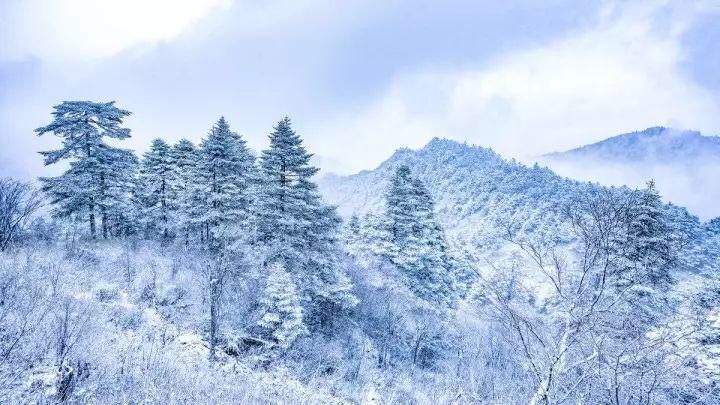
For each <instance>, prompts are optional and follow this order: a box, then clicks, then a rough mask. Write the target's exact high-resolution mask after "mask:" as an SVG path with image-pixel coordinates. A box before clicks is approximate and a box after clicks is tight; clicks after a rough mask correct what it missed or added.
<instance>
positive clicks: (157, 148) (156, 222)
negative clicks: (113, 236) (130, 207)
mask: <svg viewBox="0 0 720 405" xmlns="http://www.w3.org/2000/svg"><path fill="white" fill-rule="evenodd" d="M174 170H175V165H174V162H173V156H172V154H171V149H170V146H169V145H168V144H167V143H166V142H165V141H164V140H162V139H155V140H153V142H152V144H151V145H150V150H148V151H147V152H146V153H145V154H144V155H143V159H142V161H141V163H140V174H139V181H138V183H139V189H138V190H137V193H138V200H139V202H140V211H141V217H142V223H143V225H144V227H145V229H146V230H151V229H152V230H156V231H158V232H160V234H161V235H162V236H163V238H164V239H167V238H169V237H170V233H171V228H172V221H173V215H174V212H175V210H176V202H177V195H176V194H175V191H176V190H175V189H173V187H172V182H173V176H174Z"/></svg>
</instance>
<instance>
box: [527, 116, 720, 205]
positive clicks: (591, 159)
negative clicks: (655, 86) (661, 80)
mask: <svg viewBox="0 0 720 405" xmlns="http://www.w3.org/2000/svg"><path fill="white" fill-rule="evenodd" d="M538 161H539V162H540V163H541V164H543V165H547V166H548V167H550V168H551V169H552V170H554V171H555V172H557V173H558V174H561V175H563V176H568V177H572V178H575V179H579V180H588V181H597V182H600V183H602V184H606V185H616V186H620V185H628V186H642V185H643V184H644V183H645V182H647V181H648V180H651V179H652V180H654V181H655V182H656V184H657V186H658V188H659V189H660V191H661V193H662V195H663V197H664V198H665V199H666V200H667V201H670V202H673V203H675V204H678V205H682V206H685V207H687V208H688V209H689V210H690V211H691V212H693V213H694V214H696V215H698V216H700V217H701V218H703V219H710V218H714V217H717V216H720V206H719V205H718V204H717V201H718V199H720V186H719V185H718V182H717V181H715V179H717V178H718V175H720V137H717V136H706V135H703V134H701V133H700V132H697V131H686V130H678V129H673V128H665V127H653V128H648V129H646V130H643V131H638V132H632V133H628V134H622V135H618V136H614V137H611V138H608V139H605V140H603V141H600V142H597V143H594V144H591V145H586V146H581V147H578V148H576V149H572V150H568V151H565V152H556V153H551V154H547V155H544V156H541V157H540V158H538Z"/></svg>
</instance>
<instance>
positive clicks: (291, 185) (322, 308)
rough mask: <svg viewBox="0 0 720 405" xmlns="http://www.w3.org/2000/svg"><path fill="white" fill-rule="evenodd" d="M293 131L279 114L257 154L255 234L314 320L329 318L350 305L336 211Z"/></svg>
mask: <svg viewBox="0 0 720 405" xmlns="http://www.w3.org/2000/svg"><path fill="white" fill-rule="evenodd" d="M311 156H312V155H311V154H309V153H308V152H307V151H306V150H305V147H304V146H303V145H302V139H301V138H300V137H299V136H298V135H297V134H296V133H295V131H293V129H292V127H291V123H290V119H289V118H287V117H285V118H284V119H282V120H280V121H279V122H278V124H277V125H276V126H275V127H274V131H273V132H272V133H271V134H270V148H269V149H267V150H264V151H263V152H262V155H261V158H260V169H261V182H262V186H261V187H259V192H258V201H257V240H258V242H259V243H260V244H262V245H263V246H264V247H265V249H266V251H267V258H266V261H267V262H268V263H270V262H279V263H281V264H283V265H284V266H285V268H286V269H287V271H289V272H290V273H291V275H292V277H293V279H294V281H295V283H296V284H297V286H298V288H299V289H300V293H301V296H302V298H303V303H304V305H306V308H310V307H311V308H310V309H311V311H306V312H308V313H309V314H310V315H311V316H312V317H313V318H314V320H315V319H316V320H317V321H319V322H320V323H323V322H325V321H328V320H330V318H331V314H332V313H333V312H335V311H336V310H337V309H343V308H348V307H351V306H353V305H355V303H356V302H357V301H356V298H355V297H354V295H353V294H352V292H351V290H352V285H351V283H350V280H349V278H348V277H347V274H345V272H344V270H343V269H341V268H340V266H339V263H338V255H339V243H338V237H339V227H340V224H341V222H342V221H341V220H340V217H339V216H338V215H337V213H336V212H335V207H331V206H326V205H324V204H323V202H322V200H321V198H320V194H319V192H318V190H317V185H316V184H315V183H314V182H313V181H312V180H311V178H312V176H313V175H314V174H315V173H317V171H318V169H317V168H315V167H313V166H311V165H310V158H311Z"/></svg>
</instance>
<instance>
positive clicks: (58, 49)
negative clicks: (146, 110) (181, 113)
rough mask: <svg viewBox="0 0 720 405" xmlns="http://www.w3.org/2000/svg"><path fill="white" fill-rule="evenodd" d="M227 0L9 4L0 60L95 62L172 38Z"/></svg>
mask: <svg viewBox="0 0 720 405" xmlns="http://www.w3.org/2000/svg"><path fill="white" fill-rule="evenodd" d="M227 4H229V0H23V1H20V0H10V1H9V2H7V3H5V4H3V5H0V15H2V17H3V21H4V22H7V23H4V24H2V26H0V38H3V40H2V42H0V59H18V58H24V57H28V56H34V57H39V58H41V59H47V60H66V59H76V58H97V57H105V56H110V55H113V54H115V53H117V52H120V51H122V50H124V49H127V48H129V47H131V46H133V45H137V44H143V43H153V42H157V41H166V40H170V39H173V38H175V37H176V36H178V35H179V34H181V33H182V32H183V31H185V30H186V29H188V28H189V27H191V26H192V25H193V24H194V23H196V22H197V21H198V20H200V19H201V18H203V17H205V16H206V15H208V13H210V12H211V11H212V10H213V9H216V8H218V7H220V6H223V5H227Z"/></svg>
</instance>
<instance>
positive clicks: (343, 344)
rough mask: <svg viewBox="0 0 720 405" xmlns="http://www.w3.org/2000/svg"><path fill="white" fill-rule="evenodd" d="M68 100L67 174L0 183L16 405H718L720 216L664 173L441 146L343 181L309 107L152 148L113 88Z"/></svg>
mask: <svg viewBox="0 0 720 405" xmlns="http://www.w3.org/2000/svg"><path fill="white" fill-rule="evenodd" d="M51 113H52V115H51V117H49V120H48V121H49V122H48V123H46V124H47V125H44V126H40V127H39V128H37V129H36V130H35V131H36V134H37V135H38V136H43V137H53V138H54V141H55V142H56V144H57V149H54V150H49V151H40V155H41V156H28V157H27V159H36V158H37V159H41V158H42V159H44V164H45V165H48V166H53V167H55V166H57V167H59V168H61V169H62V170H61V171H62V174H60V175H59V176H56V177H41V178H39V179H38V182H37V183H35V182H32V183H27V182H23V181H19V180H15V179H12V178H7V177H3V178H1V179H0V250H1V253H0V402H2V403H43V404H45V403H97V404H112V403H118V404H129V403H132V404H138V403H143V404H145V403H148V404H149V403H157V404H175V403H177V404H181V403H182V404H185V403H208V404H225V403H227V404H237V403H292V404H294V403H307V404H315V403H333V404H336V403H363V404H373V403H377V404H393V403H403V404H404V403H411V404H438V403H440V404H446V403H456V404H476V403H480V404H483V403H487V404H523V403H530V404H548V405H550V404H581V403H582V404H618V405H619V404H717V403H720V268H719V267H720V219H716V220H710V221H707V222H703V221H700V220H699V219H698V218H697V217H695V216H693V215H692V214H691V213H689V212H688V211H687V210H686V209H684V208H683V207H679V206H677V205H673V204H669V203H665V202H664V201H663V199H662V194H661V192H662V190H658V188H657V187H656V186H655V184H654V183H653V181H652V179H648V183H647V185H646V187H644V188H640V189H631V188H628V187H604V186H601V185H598V184H596V183H586V182H578V181H573V180H570V179H567V178H564V177H560V176H557V175H556V174H554V173H553V172H552V171H550V170H549V169H546V168H542V167H539V166H537V165H535V166H534V167H532V166H525V165H523V164H520V163H518V162H515V161H510V160H505V159H503V158H502V157H500V156H499V155H497V154H496V153H495V152H493V151H491V150H489V149H484V148H480V147H477V146H470V145H466V144H461V143H457V142H454V141H449V140H443V139H434V140H433V141H431V142H430V143H429V144H428V145H427V146H426V147H425V148H423V149H420V150H417V151H415V150H410V149H400V150H398V151H397V152H396V153H395V154H394V155H393V156H392V157H390V158H389V159H388V160H387V161H386V162H385V163H383V164H382V165H381V166H380V167H378V168H377V169H375V170H372V171H364V172H360V173H358V174H356V175H353V176H344V177H341V176H334V175H328V176H322V175H321V174H319V173H318V171H319V169H318V168H316V167H315V166H314V164H313V160H312V157H313V155H312V153H311V151H308V150H306V148H305V146H304V144H303V139H302V137H301V134H298V133H296V132H295V131H294V130H293V126H292V122H291V120H290V119H289V118H287V117H285V118H282V119H280V120H279V121H278V122H277V123H275V124H274V126H272V128H271V129H269V131H268V132H269V136H268V143H267V145H266V148H265V149H263V150H262V151H254V150H252V149H251V148H250V147H249V146H248V144H247V142H246V140H245V139H244V138H243V136H242V135H240V134H238V133H237V132H235V131H234V130H233V127H232V126H231V123H230V122H228V120H226V119H225V118H223V117H220V118H219V119H218V120H217V121H216V122H215V123H208V127H209V131H208V132H207V134H206V135H205V136H204V138H203V139H202V140H201V142H200V143H199V144H197V145H196V144H194V143H193V142H191V141H189V140H186V139H183V140H180V141H179V142H177V143H175V144H169V143H168V142H166V141H165V140H163V139H155V140H153V141H152V144H151V145H149V148H148V149H147V151H146V152H145V153H144V154H142V156H136V154H135V152H133V151H132V150H130V149H124V148H123V147H122V143H123V142H122V141H123V140H125V139H127V138H129V137H130V136H131V131H130V129H129V128H128V127H127V126H126V125H125V124H124V122H123V121H124V120H125V119H126V118H127V117H128V116H129V115H130V114H131V113H130V112H129V111H126V110H124V109H122V108H120V107H118V106H116V105H115V103H114V102H107V103H104V102H91V101H65V102H62V103H60V104H58V105H56V106H55V107H54V108H53V109H52V111H51ZM38 124H42V123H38ZM270 127H271V123H268V128H270ZM30 135H31V134H28V136H30Z"/></svg>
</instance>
